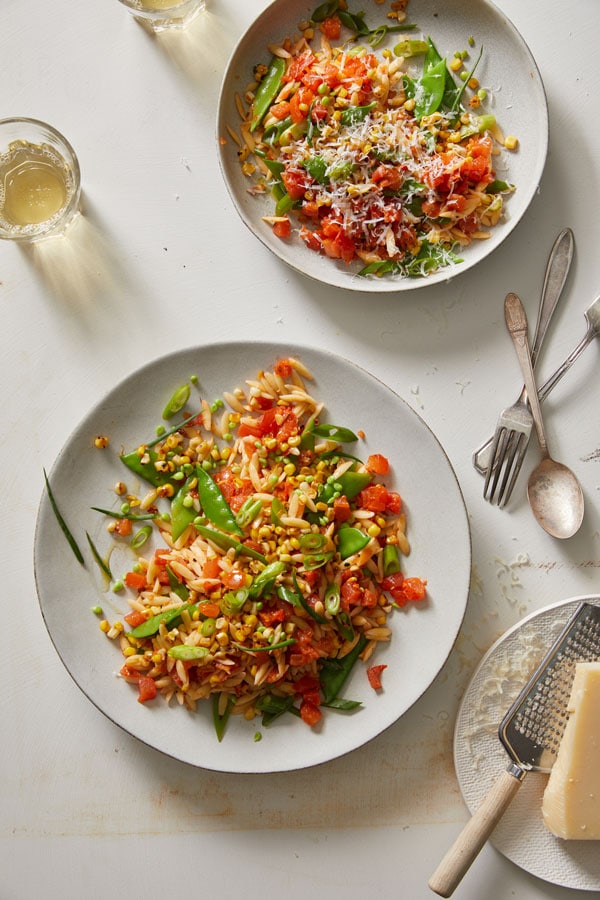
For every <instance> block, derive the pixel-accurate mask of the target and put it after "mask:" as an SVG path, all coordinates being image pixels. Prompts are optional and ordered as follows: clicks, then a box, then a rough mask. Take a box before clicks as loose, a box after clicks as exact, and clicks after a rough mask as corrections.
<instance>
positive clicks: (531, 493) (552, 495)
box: [527, 456, 584, 539]
mask: <svg viewBox="0 0 600 900" xmlns="http://www.w3.org/2000/svg"><path fill="white" fill-rule="evenodd" d="M527 497H528V499H529V505H530V506H531V509H532V512H533V514H534V516H535V517H536V519H537V520H538V522H539V523H540V525H541V526H542V528H543V529H544V531H547V532H548V534H550V535H552V537H556V538H562V539H564V538H570V537H572V536H573V535H574V534H575V533H576V532H577V531H579V528H580V526H581V523H582V521H583V509H584V502H583V491H582V490H581V485H580V484H579V481H578V480H577V478H576V476H575V475H574V474H573V472H572V471H571V470H570V469H569V468H568V467H567V466H565V465H563V464H562V463H559V462H556V461H555V460H554V459H552V458H551V457H550V456H546V457H545V459H543V460H542V461H541V462H540V464H539V465H538V466H536V468H535V469H534V470H533V472H532V473H531V475H530V476H529V481H528V483H527Z"/></svg>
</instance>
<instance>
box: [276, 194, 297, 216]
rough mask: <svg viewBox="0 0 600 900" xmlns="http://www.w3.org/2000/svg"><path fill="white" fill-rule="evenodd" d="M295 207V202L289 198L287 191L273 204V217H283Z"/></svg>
mask: <svg viewBox="0 0 600 900" xmlns="http://www.w3.org/2000/svg"><path fill="white" fill-rule="evenodd" d="M294 206H296V201H295V200H293V199H292V197H290V195H289V194H288V192H287V191H284V192H283V193H282V195H281V197H280V198H279V199H278V200H277V203H276V204H275V215H276V216H284V215H285V214H286V213H288V212H289V211H290V209H293V208H294Z"/></svg>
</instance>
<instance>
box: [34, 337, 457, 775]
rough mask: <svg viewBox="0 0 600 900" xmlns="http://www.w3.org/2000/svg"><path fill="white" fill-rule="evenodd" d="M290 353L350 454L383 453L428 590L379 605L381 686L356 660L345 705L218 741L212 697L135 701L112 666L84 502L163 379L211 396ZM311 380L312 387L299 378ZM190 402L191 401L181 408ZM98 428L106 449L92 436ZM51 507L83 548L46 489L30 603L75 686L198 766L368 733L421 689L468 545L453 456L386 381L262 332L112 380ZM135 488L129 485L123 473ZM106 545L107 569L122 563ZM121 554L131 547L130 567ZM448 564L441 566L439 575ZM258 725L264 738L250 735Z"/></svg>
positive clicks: (140, 438)
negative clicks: (386, 617) (308, 375)
mask: <svg viewBox="0 0 600 900" xmlns="http://www.w3.org/2000/svg"><path fill="white" fill-rule="evenodd" d="M290 355H296V356H298V357H299V358H300V359H301V360H302V361H303V363H304V364H305V365H306V366H308V368H309V369H310V370H311V371H312V372H313V374H314V376H315V382H314V393H315V395H316V396H318V397H319V399H321V400H324V401H325V404H326V417H327V418H326V421H329V422H333V423H335V424H338V425H346V426H348V427H349V428H352V429H354V430H355V431H357V430H360V429H362V430H364V432H365V435H366V438H365V440H364V441H363V442H361V445H360V449H359V450H358V451H357V452H359V453H360V454H361V456H364V458H366V456H367V455H368V454H369V453H374V452H381V453H383V454H385V455H387V456H388V458H389V460H390V463H391V466H392V471H393V473H394V477H393V480H392V482H391V483H392V484H393V486H394V489H396V490H399V491H400V493H401V494H402V496H403V498H404V502H405V507H406V511H407V516H408V522H409V527H408V536H409V539H410V541H411V543H412V552H411V555H410V556H409V557H408V560H407V562H406V565H405V574H412V575H416V576H419V577H421V578H424V579H427V582H428V597H429V599H428V601H427V602H425V603H424V604H423V605H420V604H410V605H409V606H407V607H405V608H404V609H403V610H400V611H396V612H394V613H393V615H392V616H391V624H392V628H393V638H392V641H391V643H390V644H386V645H385V646H384V647H382V649H381V650H380V651H378V652H377V654H376V657H375V658H374V660H376V662H378V663H385V664H386V665H387V666H388V668H387V669H386V673H385V686H384V690H383V691H381V692H377V693H375V692H374V691H373V690H372V688H370V687H369V685H368V681H367V678H366V675H365V671H364V666H363V665H362V663H361V664H360V665H357V666H356V667H355V670H354V672H353V673H352V676H351V680H350V681H349V682H348V684H347V688H346V689H345V690H346V694H347V696H348V697H351V698H352V699H356V700H361V701H362V702H363V704H364V706H363V708H362V709H360V710H359V711H358V712H357V713H355V714H352V715H344V714H340V713H336V712H335V711H331V714H330V713H329V712H328V714H327V715H326V716H324V717H323V720H322V723H321V725H320V726H319V727H318V728H317V729H315V730H311V729H310V728H309V727H307V726H306V725H305V724H304V723H303V722H302V721H300V720H299V719H297V718H295V717H294V716H287V717H282V718H281V719H278V720H277V721H276V722H274V723H273V724H272V725H271V726H270V727H268V728H261V723H260V719H256V720H254V721H252V722H246V721H244V720H243V718H242V717H241V716H232V717H231V719H230V720H229V724H228V726H227V732H226V734H225V737H224V739H223V741H222V743H220V744H219V743H218V742H217V739H216V736H215V733H214V729H213V724H212V719H211V710H210V704H208V703H207V704H206V709H204V708H200V707H199V710H198V712H196V713H195V714H194V713H190V712H188V711H187V710H185V709H183V708H181V707H178V706H177V704H175V705H174V706H173V707H170V706H167V704H166V703H165V702H164V701H163V700H162V698H160V697H159V698H156V700H154V701H153V702H152V703H146V704H140V703H138V702H136V698H137V691H136V690H135V689H134V688H132V687H131V685H128V684H127V683H126V682H124V681H123V680H120V679H118V678H117V677H116V675H117V672H118V670H119V668H120V667H121V665H122V663H123V658H122V656H121V653H120V650H119V648H118V647H116V646H115V645H114V644H113V643H112V642H111V641H110V640H108V639H107V638H106V637H105V636H104V635H103V634H102V633H101V631H100V630H99V627H98V619H97V618H96V616H94V614H93V613H92V612H91V607H93V606H95V605H101V606H102V607H103V609H104V611H105V615H106V618H108V619H110V620H111V621H113V620H114V619H116V618H117V617H118V616H119V615H122V614H123V613H124V612H127V611H128V607H127V604H126V602H125V599H124V598H123V596H122V595H120V594H115V593H111V592H110V591H107V586H106V584H105V583H104V581H103V576H102V574H101V571H100V569H99V567H98V566H97V565H96V564H95V563H94V561H93V560H92V558H91V553H90V552H89V547H88V543H87V539H86V537H85V533H86V531H87V532H88V533H89V534H90V536H91V538H92V540H93V541H94V543H95V545H96V547H97V548H98V550H99V552H100V553H101V555H102V556H104V555H105V554H106V552H107V551H108V549H109V547H110V546H111V540H110V538H109V536H108V535H107V533H106V522H105V519H104V517H102V516H100V515H98V513H95V512H93V511H92V509H91V507H92V506H97V507H104V508H106V507H110V508H114V503H115V494H114V490H113V489H114V485H115V484H116V483H117V482H118V481H120V480H122V479H123V478H124V476H126V475H127V480H128V481H130V480H131V476H130V474H128V470H126V469H125V467H124V466H123V464H122V463H121V462H120V460H119V453H120V452H121V450H122V448H125V449H126V450H130V449H133V448H135V447H137V446H139V444H140V443H143V442H145V441H149V440H151V439H152V437H153V436H154V433H155V427H156V425H158V424H159V423H160V415H161V410H162V409H163V407H164V404H165V402H166V401H167V400H168V399H169V397H170V396H171V395H172V393H173V391H174V389H175V388H177V387H178V386H179V385H180V384H182V383H183V382H185V381H186V380H188V379H189V378H190V376H191V375H193V374H196V375H197V376H198V379H199V384H198V387H199V391H200V393H201V395H202V396H204V397H206V399H208V400H209V401H210V402H212V401H213V400H214V399H216V398H218V397H221V396H222V393H223V391H224V390H229V389H231V388H234V387H236V386H237V385H242V384H243V382H244V381H245V379H247V378H254V377H255V376H256V373H257V372H258V371H259V370H260V369H266V368H268V367H270V366H272V365H274V363H275V362H276V361H277V359H279V358H282V357H286V356H290ZM311 390H312V386H311ZM191 403H192V401H191V400H190V409H191V410H192V411H193V408H194V407H192V406H191ZM100 434H102V435H108V436H109V438H110V445H109V447H108V448H106V449H104V450H99V449H98V448H96V447H95V446H94V438H95V436H97V435H100ZM48 477H49V481H50V485H51V487H52V491H53V494H54V497H55V499H56V502H57V504H58V507H59V509H60V511H61V513H62V515H63V517H64V519H65V520H66V522H67V524H68V526H69V528H70V530H71V532H72V533H73V535H74V536H75V538H76V540H77V542H78V544H79V546H80V548H81V550H82V551H83V552H84V554H85V557H86V566H85V567H82V566H81V565H79V563H78V562H77V560H76V558H75V555H74V554H73V552H72V550H71V548H70V546H69V544H68V543H67V541H66V539H65V537H64V535H63V533H62V531H61V530H60V527H59V525H58V522H57V520H56V518H55V516H54V513H53V511H52V508H51V506H50V503H49V500H48V497H47V495H46V493H45V492H44V495H43V497H42V500H41V504H40V509H39V514H38V522H37V529H36V535H35V577H36V582H37V589H38V594H39V600H40V605H41V610H42V614H43V617H44V620H45V623H46V626H47V628H48V631H49V633H50V637H51V638H52V641H53V643H54V646H55V648H56V650H57V652H58V654H59V656H60V658H61V659H62V661H63V663H64V665H65V666H66V668H67V669H68V671H69V672H70V674H71V675H72V677H73V678H74V680H75V682H76V683H77V684H78V685H79V687H80V688H81V690H82V691H83V692H84V693H85V694H86V695H87V697H88V698H89V699H90V700H91V701H92V703H94V704H95V705H96V706H97V707H98V709H100V710H101V711H102V712H103V713H105V715H106V716H108V717H109V718H110V719H111V720H112V721H113V722H115V723H116V724H118V725H119V726H121V728H123V729H124V730H125V731H127V732H129V733H130V734H132V735H134V736H135V737H137V738H139V739H140V740H141V741H144V742H145V743H146V744H149V745H150V746H152V747H154V748H156V749H157V750H160V751H162V752H163V753H166V754H168V755H170V756H173V757H175V758H177V759H180V760H182V761H184V762H187V763H190V764H192V765H194V766H201V767H204V768H207V769H214V770H219V771H227V772H275V771H285V770H289V769H298V768H303V767H305V766H311V765H315V764H317V763H321V762H325V761H326V760H330V759H333V758H335V757H337V756H340V755H342V754H344V753H347V752H349V751H350V750H353V749H354V748H356V747H359V746H360V745H362V744H364V743H365V742H367V741H368V740H370V739H371V738H374V737H375V736H376V735H378V734H379V733H380V732H382V731H383V730H384V729H385V728H387V727H388V726H389V725H391V724H392V723H393V722H395V721H396V720H397V719H398V718H399V717H400V716H401V715H402V714H403V713H404V712H406V710H408V709H409V707H410V706H412V704H413V703H414V702H415V701H416V700H417V699H418V698H419V697H420V696H421V694H422V693H423V692H424V691H425V689H426V688H427V687H428V686H429V685H430V684H431V682H432V681H433V679H434V678H435V677H436V675H437V673H438V672H439V670H440V669H441V667H442V665H443V664H444V662H445V660H446V658H447V656H448V654H449V653H450V650H451V649H452V646H453V644H454V641H455V638H456V635H457V633H458V630H459V628H460V625H461V622H462V619H463V615H464V611H465V607H466V602H467V596H468V587H469V577H470V565H471V544H470V534H469V527H468V521H467V515H466V510H465V506H464V502H463V498H462V494H461V491H460V488H459V486H458V483H457V481H456V477H455V475H454V472H453V470H452V467H451V465H450V463H449V461H448V459H447V457H446V455H445V453H444V451H443V449H442V448H441V446H440V444H439V443H438V441H437V439H436V438H435V437H434V435H433V434H432V432H431V431H430V430H429V428H428V427H427V425H426V424H425V423H424V422H423V421H422V420H421V419H420V418H419V416H418V415H417V414H416V413H415V412H413V410H412V409H411V408H410V407H409V406H408V405H407V404H406V403H405V402H404V401H403V400H401V399H400V398H399V397H398V396H397V395H396V394H394V393H393V392H392V391H391V390H390V389H389V388H388V387H386V386H385V385H384V384H382V383H381V382H380V381H378V380H377V379H376V378H374V377H373V376H371V375H369V374H368V373H367V372H365V371H364V370H363V369H361V368H359V367H358V366H356V365H354V364H353V363H350V362H348V361H346V360H344V359H342V358H340V357H337V356H334V355H332V354H330V353H326V352H323V351H319V350H312V349H308V348H303V347H295V346H290V345H281V346H279V345H274V344H270V343H239V344H236V343H228V344H216V345H211V346H206V347H196V348H191V349H187V350H182V351H180V352H177V353H174V354H172V355H170V356H167V357H164V358H161V359H158V360H156V361H155V362H152V363H150V364H149V365H147V366H145V367H144V368H142V369H141V370H139V371H137V372H135V373H134V374H132V375H130V376H129V377H128V378H126V379H125V381H123V382H122V383H121V384H119V385H118V386H117V387H116V388H114V390H112V391H111V392H110V393H109V394H108V396H107V397H105V398H104V399H103V400H102V401H101V402H100V403H98V404H97V405H96V406H95V407H94V408H93V409H92V410H91V411H90V412H89V413H88V415H87V416H86V417H85V419H84V420H83V422H82V423H81V424H80V425H79V427H78V428H77V429H76V431H75V432H74V434H73V435H72V436H71V437H70V438H69V439H68V441H67V442H66V444H65V446H64V449H63V450H62V452H61V453H60V455H59V457H58V459H57V461H56V462H55V464H54V466H53V468H52V470H51V471H50V472H49V473H48ZM132 487H133V485H132ZM118 565H119V560H117V558H116V556H113V557H111V568H112V569H113V574H114V576H115V577H118V576H120V575H121V574H122V573H124V572H125V571H127V559H123V561H122V563H121V565H122V566H123V569H122V572H121V571H120V570H119V568H118ZM130 566H131V558H129V567H130ZM449 572H451V573H452V574H451V577H449V575H448V573H449ZM257 731H261V732H262V740H261V741H260V742H256V741H254V735H255V733H256V732H257Z"/></svg>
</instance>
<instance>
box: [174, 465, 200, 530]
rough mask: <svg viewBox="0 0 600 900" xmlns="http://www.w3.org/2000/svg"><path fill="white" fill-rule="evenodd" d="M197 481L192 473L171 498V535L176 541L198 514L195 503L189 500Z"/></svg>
mask: <svg viewBox="0 0 600 900" xmlns="http://www.w3.org/2000/svg"><path fill="white" fill-rule="evenodd" d="M196 483H197V478H196V476H195V475H190V477H189V478H187V479H186V481H185V482H184V484H182V485H181V487H180V488H179V490H178V491H177V493H176V494H175V495H174V497H173V499H172V500H171V537H172V538H173V540H174V541H176V540H177V539H178V538H180V537H181V535H182V534H183V532H184V531H185V530H186V528H188V527H189V526H190V525H191V524H192V522H193V521H194V519H195V518H196V516H197V512H196V510H195V509H194V505H193V504H191V505H190V504H189V503H188V502H187V500H188V498H190V499H191V497H190V491H191V490H192V488H193V487H195V486H196Z"/></svg>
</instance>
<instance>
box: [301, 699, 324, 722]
mask: <svg viewBox="0 0 600 900" xmlns="http://www.w3.org/2000/svg"><path fill="white" fill-rule="evenodd" d="M300 716H301V718H302V721H303V722H306V724H307V725H310V727H311V728H314V726H315V725H317V724H318V723H319V722H320V721H321V718H322V716H323V713H322V712H321V710H320V709H319V707H318V706H315V704H314V703H311V702H310V700H303V701H302V703H301V704H300Z"/></svg>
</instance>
